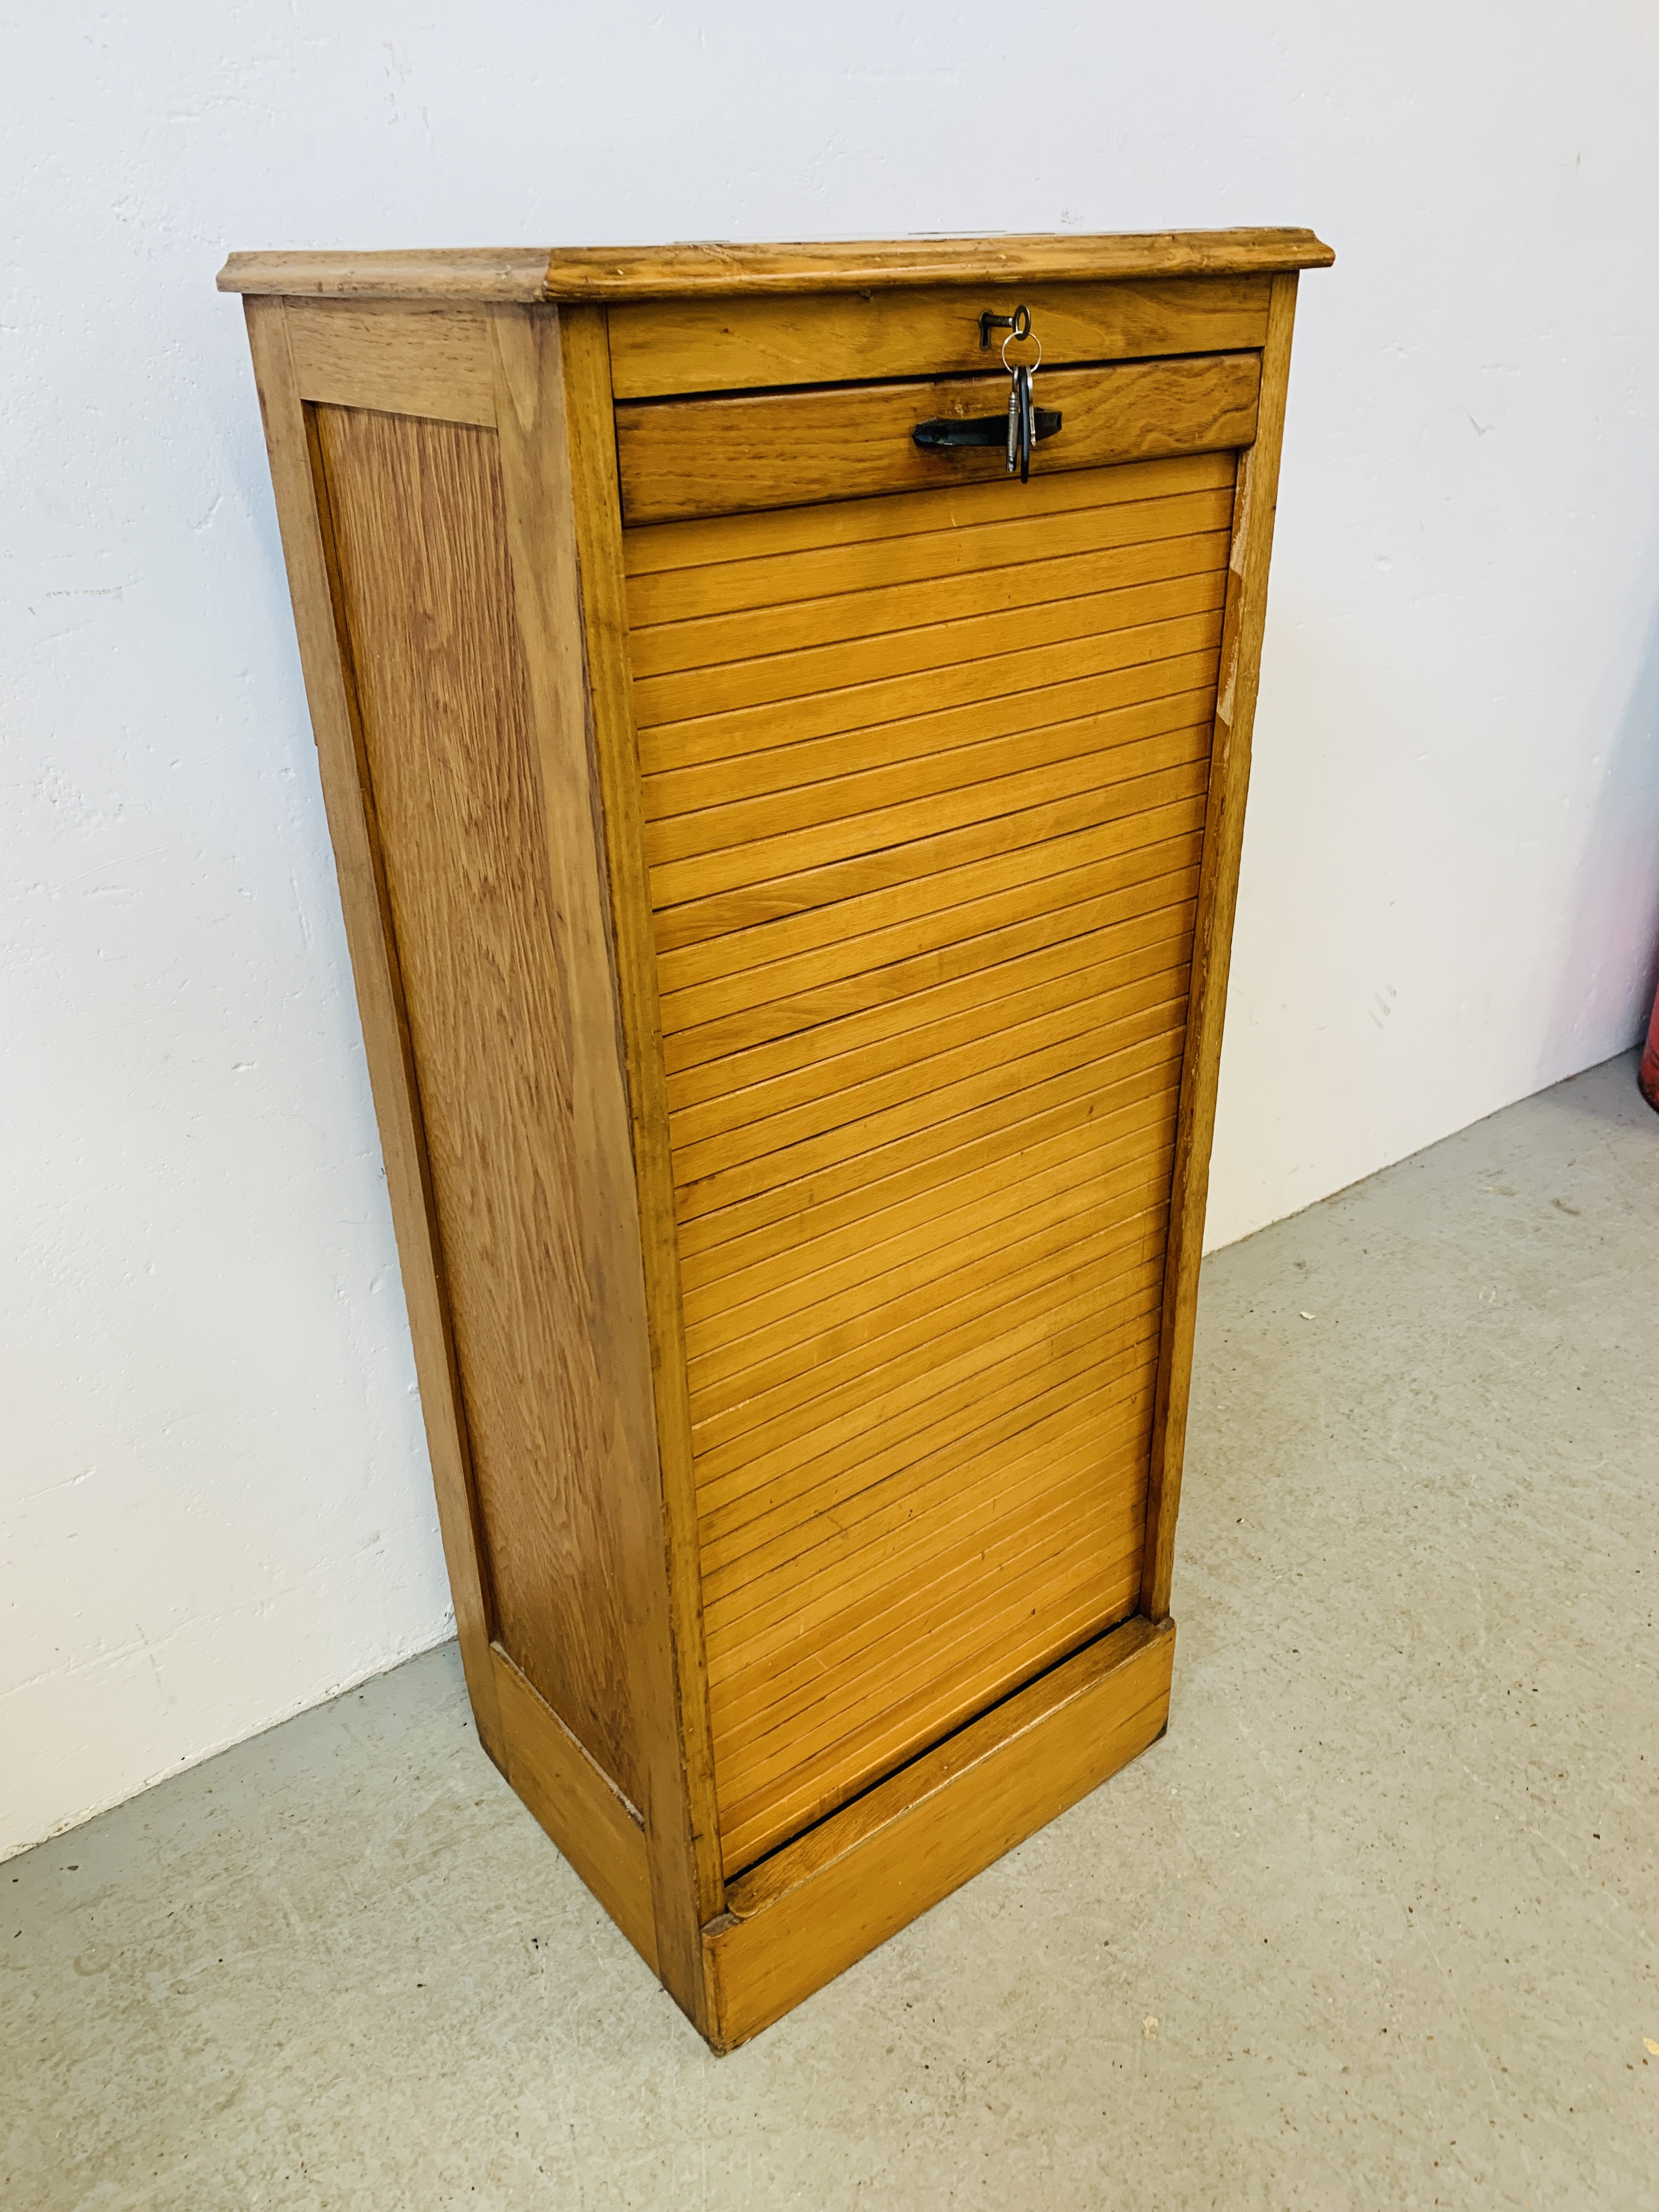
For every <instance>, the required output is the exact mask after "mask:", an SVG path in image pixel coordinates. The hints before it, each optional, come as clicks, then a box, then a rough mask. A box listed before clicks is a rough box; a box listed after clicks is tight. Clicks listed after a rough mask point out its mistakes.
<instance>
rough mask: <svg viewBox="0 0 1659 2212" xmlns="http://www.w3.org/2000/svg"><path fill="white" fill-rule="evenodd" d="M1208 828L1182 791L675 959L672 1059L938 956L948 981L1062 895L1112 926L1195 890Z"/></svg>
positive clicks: (909, 976) (871, 986)
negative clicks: (1136, 812) (826, 917)
mask: <svg viewBox="0 0 1659 2212" xmlns="http://www.w3.org/2000/svg"><path fill="white" fill-rule="evenodd" d="M1202 823H1203V811H1202V808H1201V807H1200V805H1199V804H1198V802H1197V801H1196V800H1195V799H1178V800H1176V801H1175V802H1173V803H1172V804H1171V805H1169V806H1166V807H1163V808H1159V809H1157V810H1155V811H1154V813H1153V815H1152V817H1146V816H1133V817H1128V818H1127V820H1126V821H1125V822H1114V823H1107V824H1105V825H1104V826H1103V827H1102V828H1099V829H1086V830H1080V831H1078V832H1076V833H1075V834H1074V835H1072V836H1066V837H1062V838H1056V839H1054V840H1052V841H1050V842H1048V843H1047V844H1039V845H1035V846H1017V847H1015V848H1014V849H1013V850H1012V852H1005V853H1001V854H998V855H996V857H995V858H994V860H991V861H990V862H988V863H987V862H985V861H975V862H971V863H969V865H968V866H966V867H964V868H963V869H961V870H959V871H958V872H956V873H955V874H954V875H946V876H943V877H939V878H933V879H931V880H930V881H927V882H924V883H921V884H915V885H911V884H906V885H904V886H903V887H902V890H900V891H898V892H896V893H895V892H892V891H879V892H876V893H874V894H872V896H870V897H869V898H867V899H860V900H857V901H854V902H851V903H850V904H849V905H846V906H843V907H842V908H841V909H840V910H839V912H838V913H837V914H836V917H835V919H836V922H837V924H838V925H839V927H837V929H836V932H835V933H834V934H833V935H829V934H828V933H825V931H824V927H823V916H821V915H816V914H806V915H799V916H797V917H796V918H795V919H794V921H793V922H792V921H782V922H777V923H773V924H769V925H767V926H765V927H758V928H756V929H752V930H750V931H747V932H743V933H739V934H738V937H737V938H736V939H730V938H727V939H714V940H713V941H711V942H710V943H708V944H707V945H697V946H695V947H693V948H691V949H690V951H687V952H685V953H684V954H682V955H681V956H680V957H678V959H677V960H675V961H674V962H672V963H670V962H669V961H667V960H666V959H665V960H664V962H663V963H662V964H663V966H665V967H668V968H669V969H670V972H671V975H672V976H673V978H674V981H675V984H676V988H675V989H674V990H673V991H672V993H671V994H670V993H667V992H665V994H664V1000H663V1020H664V1024H665V1036H664V1052H665V1056H666V1058H667V1061H668V1065H669V1066H671V1067H674V1068H678V1067H680V1066H689V1065H691V1064H694V1063H695V1062H696V1060H700V1059H703V1058H706V1057H708V1055H709V1054H712V1053H716V1052H720V1051H732V1050H737V1049H739V1048H741V1047H742V1046H743V1045H744V1044H747V1043H750V1042H761V1041H763V1039H765V1038H767V1037H772V1036H781V1035H782V1034H784V1033H786V1032H787V1030H790V1029H792V1028H799V1027H805V1026H806V1025H807V1024H810V1023H811V1022H812V1021H814V1020H817V1019H827V1018H834V1017H835V1016H836V1015H839V1014H842V1013H855V1012H859V1011H860V1009H861V1008H863V1007H865V1006H878V1005H879V1004H880V1003H881V1002H882V1001H883V1000H884V999H887V998H889V997H902V995H903V994H904V993H905V992H906V991H907V990H909V989H913V988H914V987H915V977H916V975H918V973H921V972H922V971H924V970H925V969H926V966H927V963H929V962H934V961H936V962H937V963H939V964H938V969H937V972H938V974H939V977H940V979H941V980H944V979H945V978H947V977H949V976H951V975H962V974H965V973H966V972H967V971H968V970H969V969H970V968H972V967H974V966H975V964H977V963H978V961H979V959H980V957H981V952H980V946H981V941H982V940H983V939H987V938H988V937H990V936H992V935H994V933H996V932H998V931H1000V930H1002V929H1004V928H1012V927H1015V926H1017V925H1019V924H1023V923H1025V922H1030V921H1036V920H1038V919H1039V918H1040V917H1041V916H1042V915H1043V914H1044V912H1045V911H1047V910H1048V908H1049V902H1050V900H1051V899H1052V902H1053V909H1054V911H1057V912H1060V911H1072V910H1073V909H1075V908H1076V907H1077V906H1079V904H1081V903H1083V902H1087V901H1092V900H1095V899H1098V901H1099V903H1100V919H1101V921H1102V922H1105V921H1111V920H1115V919H1119V918H1123V917H1127V916H1128V915H1138V914H1144V913H1146V912H1148V911H1149V910H1150V909H1152V908H1154V907H1158V906H1164V905H1167V904H1171V903H1173V902H1175V901H1176V900H1177V899H1180V898H1184V897H1187V896H1189V894H1190V889H1191V885H1190V883H1189V877H1190V873H1191V871H1192V869H1193V868H1194V866H1197V864H1198V860H1199V857H1200V832H1201V829H1202ZM699 970H702V978H701V979H698V971H699ZM688 971H689V974H688ZM670 1024H671V1026H669V1025H670Z"/></svg>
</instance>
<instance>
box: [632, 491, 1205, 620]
mask: <svg viewBox="0 0 1659 2212" xmlns="http://www.w3.org/2000/svg"><path fill="white" fill-rule="evenodd" d="M1236 465H1237V456H1236V455H1235V454H1233V453H1188V454H1186V455H1184V456H1181V457H1177V458H1174V459H1168V460H1162V461H1122V462H1120V463H1118V464H1117V465H1116V466H1115V467H1109V468H1103V469H1091V470H1088V471H1081V472H1074V473H1072V474H1062V475H1060V476H1055V477H1032V478H1031V480H1030V483H1024V484H1022V485H1021V486H1020V487H1019V504H1018V507H1017V508H1015V509H1013V510H1012V511H1011V509H1010V507H1009V501H1008V494H1009V486H1008V485H1007V484H1006V483H983V484H963V485H961V486H959V487H953V488H952V489H951V491H950V492H949V494H948V495H946V496H945V499H944V500H941V499H940V496H939V493H938V492H937V491H915V492H895V493H893V494H892V495H890V496H889V497H886V498H884V499H880V500H868V499H866V500H857V499H851V500H843V501H840V502H839V503H838V504H832V505H830V506H827V507H775V508H773V509H771V510H769V512H768V513H764V514H740V515H716V516H711V517H710V518H709V519H708V520H706V521H702V522H659V523H636V524H635V526H633V527H632V528H631V529H629V530H625V531H624V532H623V561H624V563H625V565H626V568H627V571H628V591H629V605H630V606H631V605H632V604H633V598H634V593H635V591H636V590H637V589H639V588H640V586H641V583H642V582H643V581H644V580H646V579H647V578H652V579H654V581H653V582H652V583H650V584H649V585H647V589H648V590H649V591H650V592H653V593H656V592H661V593H664V594H665V595H666V596H665V599H663V600H661V601H660V602H659V601H658V600H656V599H653V600H652V601H651V605H653V606H654V605H665V606H666V607H668V609H669V611H670V617H671V612H672V609H673V607H674V606H675V605H677V604H678V599H679V596H680V595H689V597H690V599H692V600H693V601H694V602H695V603H696V604H695V606H694V610H693V611H705V612H706V611H707V606H706V603H705V600H704V597H703V585H702V579H701V578H700V577H699V575H698V573H697V572H698V571H699V569H701V568H706V567H708V566H710V565H714V566H718V567H720V568H724V569H725V570H726V574H728V575H729V576H730V577H732V579H733V581H734V584H735V585H736V586H737V589H738V592H741V590H742V585H741V577H742V574H743V571H744V568H746V566H747V565H748V563H750V562H761V561H770V560H772V559H774V558H775V556H778V555H781V554H797V555H799V554H804V555H805V556H808V562H809V565H808V566H807V567H806V568H805V569H804V570H803V572H802V573H803V574H805V576H806V577H807V578H808V579H809V580H810V578H811V574H812V573H813V572H812V569H811V565H810V562H811V561H813V560H831V559H834V558H835V557H836V551H837V549H840V548H844V547H847V546H849V545H861V546H863V547H865V549H866V551H867V552H868V553H869V554H870V555H871V556H872V558H874V559H876V560H878V561H879V560H882V559H884V558H885V557H887V554H886V553H885V552H884V549H892V555H893V557H896V558H899V559H902V558H903V557H904V556H903V553H902V541H903V540H904V539H905V538H907V537H910V536H913V535H915V534H917V533H920V534H921V535H924V536H927V537H937V536H938V535H939V532H941V531H950V530H953V529H957V528H960V529H963V530H977V529H981V528H983V527H987V526H990V527H994V528H996V529H999V530H1009V529H1018V528H1019V527H1021V526H1027V525H1031V524H1039V523H1041V522H1042V521H1043V520H1049V521H1055V520H1058V519H1060V518H1064V517H1066V516H1067V515H1070V514H1072V513H1075V512H1079V511H1082V510H1084V509H1089V510H1094V509H1098V508H1100V507H1110V506H1113V505H1115V504H1118V503H1120V502H1136V503H1139V502H1140V501H1147V500H1159V499H1173V498H1176V497H1178V496H1181V495H1184V494H1187V493H1189V492H1195V491H1208V490H1213V489H1215V488H1216V487H1217V486H1218V485H1221V484H1231V482H1232V481H1233V475H1234V471H1235V467H1236ZM784 596H785V597H786V599H787V598H788V597H789V596H790V593H789V592H787V591H786V592H785V595H784ZM802 596H803V597H811V592H810V591H808V592H804V593H803V594H802ZM731 604H732V605H733V606H741V605H744V599H742V598H741V597H734V598H733V599H732V602H731ZM659 618H660V617H659V616H657V615H655V614H653V615H651V617H650V619H651V620H653V621H655V620H658V619H659Z"/></svg>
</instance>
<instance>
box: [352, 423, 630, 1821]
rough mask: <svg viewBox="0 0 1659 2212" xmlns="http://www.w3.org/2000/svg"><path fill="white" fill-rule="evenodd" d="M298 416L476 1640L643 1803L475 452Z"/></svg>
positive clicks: (486, 445) (531, 851) (528, 813)
mask: <svg viewBox="0 0 1659 2212" xmlns="http://www.w3.org/2000/svg"><path fill="white" fill-rule="evenodd" d="M318 428H319V443H320V447H321V453H322V457H323V465H324V471H325V478H326V483H327V487H328V495H329V501H330V507H331V513H332V516H333V519H334V526H335V531H336V533H337V544H338V547H339V562H340V577H341V597H342V605H343V617H344V625H345V630H346V634H347V635H348V636H349V639H350V641H351V647H352V657H353V665H354V666H355V668H356V672H357V690H358V697H359V702H360V708H361V714H362V731H363V745H364V752H365V758H366V766H367V770H368V786H369V789H370V791H371V793H372V794H373V799H374V808H375V812H376V817H377V819H378V821H379V823H380V833H381V839H382V844H383V848H384V850H385V853H386V872H387V881H388V885H389V895H390V901H391V907H392V920H393V927H394V930H395V933H396V937H397V942H398V951H399V956H400V959H401V963H402V966H403V970H404V979H405V990H406V994H407V1001H408V1006H409V1017H410V1033H411V1036H412V1038H413V1042H414V1052H415V1060H416V1067H417V1069H418V1071H419V1079H420V1085H421V1096H422V1104H423V1107H424V1110H425V1124H426V1141H427V1149H428V1158H429V1159H430V1161H431V1171H432V1181H433V1188H434V1193H435V1204H436V1209H437V1216H438V1224H439V1233H440V1237H441V1243H442V1248H443V1254H444V1261H445V1270H446V1275H447V1281H448V1285H449V1292H450V1309H451V1312H452V1315H453V1326H454V1329H455V1337H456V1344H457V1349H458V1354H459V1365H460V1373H461V1384H462V1395H463V1400H464V1402H465V1407H466V1415H467V1425H468V1431H469V1434H470V1436H471V1443H472V1455H473V1470H474V1480H475V1481H476V1482H477V1488H478V1494H479V1499H480V1504H481V1507H482V1513H483V1525H484V1528H485V1530H486V1532H487V1534H486V1541H487V1542H488V1543H489V1568H490V1576H491V1583H492V1587H493V1589H494V1590H495V1606H496V1618H497V1621H498V1624H499V1625H498V1627H497V1630H496V1634H497V1636H498V1638H499V1639H500V1641H501V1644H503V1646H504V1648H505V1649H506V1650H507V1653H508V1655H509V1656H511V1658H512V1659H513V1662H515V1664H516V1665H518V1666H519V1667H520V1668H521V1669H522V1671H523V1672H524V1674H525V1675H526V1678H527V1679H528V1680H529V1681H530V1682H531V1683H532V1685H533V1686H534V1687H535V1688H536V1689H537V1690H538V1692H540V1694H541V1696H542V1697H543V1698H544V1699H545V1700H546V1701H547V1703H548V1705H550V1707H551V1708H552V1709H553V1711H555V1712H556V1713H557V1714H558V1715H559V1716H560V1717H561V1719H562V1721H563V1722H564V1723H565V1725H566V1726H567V1727H568V1728H569V1729H570V1730H571V1731H572V1733H573V1734H574V1735H575V1736H576V1737H577V1739H578V1740H579V1741H580V1742H581V1743H583V1744H584V1745H585V1746H586V1749H587V1750H588V1751H589V1752H590V1753H591V1754H592V1757H593V1758H594V1759H595V1760H596V1761H597V1763H598V1764H599V1766H600V1767H601V1768H602V1769H603V1770H604V1771H605V1772H606V1773H607V1774H609V1775H611V1777H612V1778H613V1779H614V1780H615V1781H616V1782H617V1784H618V1785H619V1787H620V1788H621V1789H622V1790H623V1791H624V1792H625V1793H626V1794H627V1795H628V1796H629V1797H630V1798H631V1799H633V1801H634V1802H635V1803H636V1804H637V1803H639V1802H641V1800H642V1799H643V1796H644V1794H645V1793H644V1790H643V1788H642V1786H641V1768H640V1765H639V1759H638V1751H637V1739H636V1735H635V1725H634V1717H633V1714H632V1711H631V1710H630V1708H629V1703H628V1701H627V1699H626V1698H625V1695H623V1694H622V1691H621V1686H622V1685H623V1684H624V1683H625V1682H626V1680H627V1679H628V1666H629V1654H628V1650H627V1634H626V1628H625V1624H624V1620H623V1610H622V1568H623V1563H622V1531H621V1529H620V1528H619V1526H618V1523H617V1498H616V1486H615V1484H614V1482H608V1481H606V1480H604V1479H603V1478H602V1477H601V1475H600V1470H601V1469H603V1468H605V1465H606V1462H607V1460H608V1459H609V1458H610V1456H611V1450H612V1449H613V1447H612V1445H611V1442H610V1429H611V1423H610V1419H609V1417H608V1415H607V1413H606V1410H605V1403H606V1390H607V1381H606V1377H605V1375H604V1373H603V1371H602V1370H601V1367H600V1366H599V1352H598V1347H597V1346H596V1344H595V1341H594V1338H593V1335H592V1330H591V1327H590V1324H589V1321H588V1308H589V1304H590V1301H591V1299H592V1289H591V1288H590V1287H589V1284H588V1268H589V1266H590V1265H591V1262H590V1261H589V1259H588V1257H587V1255H586V1254H585V1253H584V1251H583V1249H582V1247H581V1243H580V1233H579V1231H578V1230H577V1226H576V1224H575V1223H574V1220H573V1218H572V1212H571V1209H570V1206H569V1203H568V1196H567V1194H568V1190H569V1188H570V1186H571V1184H572V1182H573V1181H574V1178H575V1176H576V1175H577V1173H578V1163H577V1158H576V1152H575V1146H576V1144H577V1136H576V1131H575V1127H574V1117H575V1114H576V1110H577V1109H576V1099H577V1085H576V1081H575V1071H574V1068H573V1066H572V1056H571V1047H570V1029H571V1023H570V1014H569V1012H568V1000H567V996H566V993H565V990H564V988H563V986H562V975H561V970H560V967H559V965H558V964H557V960H556V938H555V927H554V916H553V912H552V909H551V908H550V902H549V899H548V894H547V890H546V888H545V883H544V859H543V852H544V848H543V835H544V833H543V828H542V799H541V788H542V770H541V765H540V763H539V762H538V759H537V757H536V755H535V752H534V750H533V740H532V720H531V707H530V702H529V699H528V696H527V694H526V678H525V671H524V667H523V663H522V660H521V658H520V651H519V647H518V641H517V639H516V636H515V635H514V633H513V629H512V627H511V609H512V589H511V583H510V580H509V576H508V572H507V543H506V528H507V526H506V517H505V513H504V509H503V501H502V493H501V474H500V468H499V464H498V461H497V458H496V453H495V442H494V440H493V439H492V438H491V436H490V435H489V434H488V433H487V432H485V431H483V430H480V429H477V428H469V427H466V426H464V425H459V424H454V423H450V422H437V421H425V420H418V419H416V418H411V417H409V416H394V415H383V414H376V413H368V412H364V411H361V410H353V409H343V408H335V407H331V406H329V407H324V408H322V409H320V410H319V412H318ZM509 1530H510V1532H511V1541H508V1531H509Z"/></svg>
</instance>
